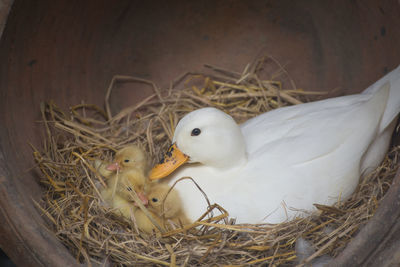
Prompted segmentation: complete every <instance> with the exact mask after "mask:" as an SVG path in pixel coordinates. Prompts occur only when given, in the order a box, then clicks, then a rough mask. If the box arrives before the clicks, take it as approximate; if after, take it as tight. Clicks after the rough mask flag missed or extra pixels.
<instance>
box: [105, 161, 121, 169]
mask: <svg viewBox="0 0 400 267" xmlns="http://www.w3.org/2000/svg"><path fill="white" fill-rule="evenodd" d="M106 169H107V170H109V171H116V170H119V169H121V166H119V163H118V162H114V163H111V164H110V165H108V166H107V167H106Z"/></svg>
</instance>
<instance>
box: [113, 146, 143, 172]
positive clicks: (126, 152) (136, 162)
mask: <svg viewBox="0 0 400 267" xmlns="http://www.w3.org/2000/svg"><path fill="white" fill-rule="evenodd" d="M147 161H148V160H147V155H146V153H145V152H144V150H143V149H141V148H140V147H138V146H135V145H129V146H126V147H124V148H122V149H121V150H119V151H117V153H116V154H115V160H114V162H113V163H111V164H109V165H108V166H107V167H106V168H105V169H106V170H107V171H111V172H114V171H124V170H126V169H130V168H135V169H138V170H142V171H143V173H146V172H147V171H148V162H147ZM105 177H107V176H105Z"/></svg>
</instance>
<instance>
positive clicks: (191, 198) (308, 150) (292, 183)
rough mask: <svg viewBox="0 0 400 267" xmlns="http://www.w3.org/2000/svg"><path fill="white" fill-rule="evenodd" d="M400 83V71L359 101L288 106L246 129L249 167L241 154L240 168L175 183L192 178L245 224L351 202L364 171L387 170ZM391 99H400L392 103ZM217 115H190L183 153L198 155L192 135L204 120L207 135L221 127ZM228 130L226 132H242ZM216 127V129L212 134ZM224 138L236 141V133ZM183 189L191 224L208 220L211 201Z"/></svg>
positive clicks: (195, 173)
mask: <svg viewBox="0 0 400 267" xmlns="http://www.w3.org/2000/svg"><path fill="white" fill-rule="evenodd" d="M393 73H395V74H393ZM399 76H400V67H399V68H397V69H396V70H395V71H393V72H392V73H390V74H388V76H385V77H384V78H383V79H382V80H380V81H379V84H380V87H379V88H378V89H376V88H377V87H376V86H371V87H370V88H373V89H369V88H368V89H367V90H366V91H365V92H363V93H361V94H358V95H351V96H343V97H338V98H332V99H327V100H323V101H317V102H313V103H307V104H301V105H296V106H291V107H284V108H280V109H277V110H274V111H271V112H268V113H265V114H262V115H260V116H257V117H255V118H253V119H251V120H249V121H247V122H245V123H244V124H242V125H241V126H240V130H241V132H242V135H243V137H244V143H245V149H246V155H244V156H243V161H240V160H237V158H239V157H237V155H236V152H235V153H231V154H232V162H236V164H232V165H231V166H230V167H229V168H226V167H225V168H218V167H216V166H218V164H216V165H215V166H214V165H212V164H190V165H187V166H184V167H183V168H181V169H178V171H176V172H175V173H173V174H172V175H171V178H170V180H169V183H170V184H172V183H174V182H175V181H176V180H177V179H179V178H181V177H183V176H190V177H192V178H193V179H195V181H196V182H197V183H198V184H199V185H200V187H201V188H202V189H203V190H204V191H205V193H206V194H207V196H208V197H209V199H210V201H211V203H214V202H216V203H218V204H220V205H221V206H223V207H224V208H225V209H227V210H228V211H229V213H230V215H231V216H232V217H236V218H237V221H238V222H239V223H260V222H270V223H276V222H282V221H284V220H286V219H290V218H292V217H293V216H295V215H296V214H299V210H300V211H302V210H306V211H309V210H312V209H313V204H314V203H320V204H328V205H329V204H333V203H334V202H336V201H337V200H339V198H341V199H344V198H346V197H348V196H349V195H350V194H351V193H352V192H353V191H354V189H355V187H356V185H357V183H358V180H359V177H360V175H361V172H362V171H363V170H364V169H366V168H368V167H369V166H372V165H376V164H379V163H380V161H381V160H382V158H383V155H384V152H386V149H387V145H388V143H389V141H388V140H389V139H390V132H389V130H392V129H389V130H387V131H386V132H385V129H388V128H389V127H388V126H389V125H390V123H391V122H392V121H393V120H394V119H395V117H396V116H397V114H398V113H399V110H400V93H399V91H400V79H399ZM389 95H390V97H397V99H389ZM388 99H389V100H388ZM389 105H390V106H389ZM213 112H215V114H217V113H219V112H220V111H218V110H215V109H210V108H207V109H205V111H204V112H202V111H201V110H199V111H196V112H195V113H192V114H190V115H189V116H190V120H186V121H185V119H183V120H182V121H183V122H184V123H181V122H180V123H179V124H178V127H177V131H176V132H175V137H174V140H177V146H178V148H181V147H180V145H181V146H182V147H184V149H183V150H182V151H183V152H184V153H186V154H188V155H189V156H191V151H192V150H191V144H192V142H191V139H190V138H189V137H186V135H187V133H186V132H187V131H189V130H191V129H192V128H193V127H195V125H196V122H197V121H198V122H201V124H202V125H201V126H199V127H200V128H201V127H205V126H206V125H207V121H210V124H212V123H214V124H213V125H218V119H215V117H213V116H212V114H213ZM203 113H205V114H203ZM215 116H216V117H218V116H219V115H215ZM213 120H215V121H216V122H211V121H213ZM383 120H385V122H383ZM228 124H229V123H228ZM228 124H227V125H226V126H224V127H227V128H229V127H232V128H234V127H236V126H229V125H228ZM221 125H225V124H224V123H222V122H221ZM213 127H216V128H218V126H213ZM213 127H209V128H211V131H212V129H213ZM390 127H393V126H392V125H390ZM186 128H187V129H186ZM201 129H203V128H201ZM225 130H226V129H225ZM185 131H186V132H185ZM207 131H208V130H207ZM204 132H205V133H204V135H206V130H205V131H204ZM387 132H389V134H387ZM223 133H224V135H223V136H226V139H227V140H229V131H226V132H223ZM202 134H203V133H202ZM180 135H181V136H180ZM183 135H185V136H184V137H183ZM236 135H237V134H236ZM217 136H218V135H217ZM218 138H219V139H220V140H224V139H225V138H224V137H218ZM198 140H201V139H195V141H193V143H196V142H198ZM179 141H180V142H179ZM230 142H231V146H235V142H233V141H230ZM222 143H223V142H222V141H221V146H219V145H218V142H215V143H213V145H212V146H207V145H204V146H202V142H199V143H197V144H196V146H195V147H196V148H195V149H196V151H195V152H198V151H199V150H206V151H201V152H208V153H210V154H211V155H212V154H213V153H215V154H218V153H220V151H221V150H224V151H225V150H226V151H227V150H229V149H230V147H229V146H228V145H226V144H225V145H222ZM228 143H229V142H228ZM238 151H240V150H238ZM237 153H239V152H237ZM200 154H201V153H200ZM233 154H235V155H233ZM199 157H200V158H201V156H199ZM211 157H212V156H211ZM228 157H229V156H228ZM207 160H208V161H207V162H209V161H210V160H212V158H210V159H208V158H207ZM198 161H200V162H202V161H201V160H198ZM228 161H229V158H228ZM365 162H367V164H365ZM176 189H177V190H178V191H179V193H180V195H181V197H182V199H183V202H184V208H185V212H186V213H187V215H188V216H189V217H190V218H191V219H193V220H195V219H197V218H198V217H199V216H200V215H201V214H203V212H204V211H205V210H206V201H205V199H204V197H203V195H202V194H201V193H200V192H199V190H198V189H197V187H196V186H194V185H193V183H192V182H191V181H189V180H184V181H181V182H179V183H178V184H177V186H176Z"/></svg>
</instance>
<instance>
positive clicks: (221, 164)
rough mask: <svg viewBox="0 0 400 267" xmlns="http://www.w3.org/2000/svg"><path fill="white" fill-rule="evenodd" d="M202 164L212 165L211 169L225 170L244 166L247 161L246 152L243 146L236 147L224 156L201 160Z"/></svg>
mask: <svg viewBox="0 0 400 267" xmlns="http://www.w3.org/2000/svg"><path fill="white" fill-rule="evenodd" d="M202 163H203V164H204V165H207V166H209V167H212V168H213V169H216V170H220V171H226V170H229V169H236V168H239V167H242V166H244V165H245V164H246V163H247V153H246V149H245V147H243V148H236V149H234V151H231V153H229V154H228V155H226V156H225V157H221V158H218V160H216V159H210V160H209V161H208V160H206V161H204V162H202Z"/></svg>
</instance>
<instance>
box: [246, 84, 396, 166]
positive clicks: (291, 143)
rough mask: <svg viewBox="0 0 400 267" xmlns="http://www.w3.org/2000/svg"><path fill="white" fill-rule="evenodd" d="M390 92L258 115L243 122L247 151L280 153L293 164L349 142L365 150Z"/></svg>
mask: <svg viewBox="0 0 400 267" xmlns="http://www.w3.org/2000/svg"><path fill="white" fill-rule="evenodd" d="M388 93H389V88H388V86H383V87H382V90H379V91H378V92H377V93H375V94H373V95H369V94H359V95H351V96H344V97H338V98H332V99H327V100H324V101H318V102H312V103H307V104H301V105H297V106H291V107H286V108H280V109H277V110H274V111H270V112H267V113H265V114H262V115H260V116H257V117H255V118H253V119H251V120H249V121H247V122H245V123H244V124H242V125H241V130H242V133H243V135H244V137H245V140H246V147H247V152H248V154H249V155H250V157H258V156H260V155H261V154H265V153H267V154H269V155H271V156H272V157H273V156H274V155H276V157H277V158H280V159H284V160H285V161H286V162H287V163H291V164H300V163H306V162H308V161H312V160H313V159H315V158H318V157H321V156H324V155H328V154H330V153H331V152H332V151H334V150H336V149H338V148H339V147H340V146H343V145H347V144H351V146H352V150H353V151H354V150H357V151H358V152H361V150H362V148H364V149H366V148H367V147H368V145H369V143H370V142H371V141H372V140H373V139H374V136H375V135H376V131H377V126H378V125H379V122H380V120H381V117H382V114H383V112H384V110H385V107H386V102H387V98H388ZM357 146H358V147H360V148H359V149H355V148H356V147H357ZM360 149H361V150H360Z"/></svg>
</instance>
